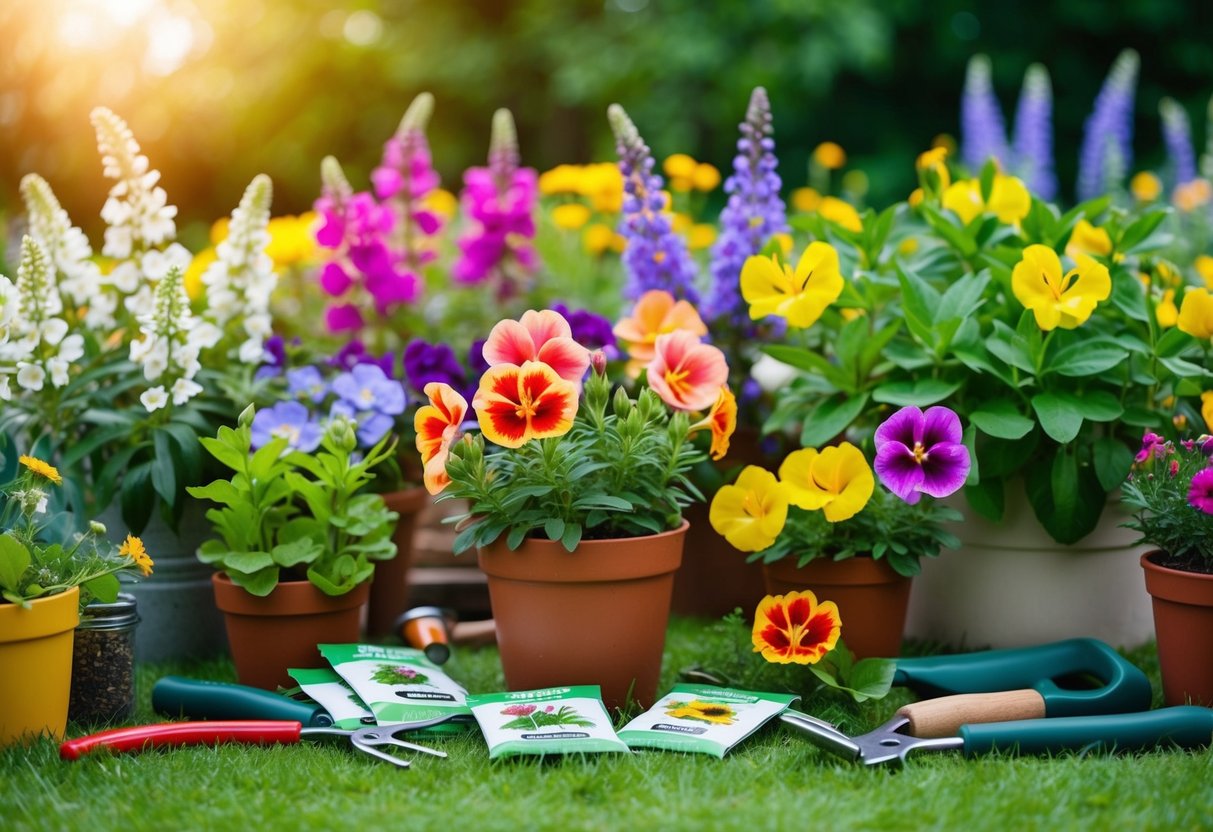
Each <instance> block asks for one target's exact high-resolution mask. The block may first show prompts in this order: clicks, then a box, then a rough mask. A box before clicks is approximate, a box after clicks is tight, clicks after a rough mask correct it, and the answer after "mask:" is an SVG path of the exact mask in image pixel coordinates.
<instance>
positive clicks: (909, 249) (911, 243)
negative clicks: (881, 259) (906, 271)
mask: <svg viewBox="0 0 1213 832" xmlns="http://www.w3.org/2000/svg"><path fill="white" fill-rule="evenodd" d="M916 251H918V238H917V237H906V238H905V239H904V240H902V241H901V242H900V243H898V244H897V253H898V254H900V255H902V256H903V257H909V256H910V255H911V254H913V253H914V252H916Z"/></svg>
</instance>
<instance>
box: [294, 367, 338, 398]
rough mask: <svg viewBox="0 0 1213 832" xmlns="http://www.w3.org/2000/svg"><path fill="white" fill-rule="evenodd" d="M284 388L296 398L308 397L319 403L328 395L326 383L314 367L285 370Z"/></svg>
mask: <svg viewBox="0 0 1213 832" xmlns="http://www.w3.org/2000/svg"><path fill="white" fill-rule="evenodd" d="M286 389H287V392H288V393H290V394H291V395H292V396H294V397H295V398H297V399H309V400H311V401H312V402H315V403H316V404H319V403H320V402H321V401H322V400H323V399H324V397H325V396H326V395H328V391H329V388H328V385H326V384H325V383H324V376H322V375H320V370H319V369H318V368H316V367H311V366H308V367H298V368H296V369H294V370H287V371H286Z"/></svg>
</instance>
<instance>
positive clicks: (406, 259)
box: [371, 92, 442, 277]
mask: <svg viewBox="0 0 1213 832" xmlns="http://www.w3.org/2000/svg"><path fill="white" fill-rule="evenodd" d="M433 112H434V96H432V95H430V94H429V93H428V92H423V93H420V94H419V95H418V96H417V97H416V98H414V99H413V101H412V103H411V104H409V108H408V109H407V110H406V111H405V113H404V117H403V118H402V119H401V120H400V126H399V127H398V128H397V129H396V134H395V135H394V136H392V137H391V138H390V139H388V140H387V141H386V142H385V143H384V145H383V159H382V161H381V163H380V165H379V167H377V168H375V170H374V171H372V172H371V182H372V184H373V185H374V187H375V193H376V195H377V196H378V197H379V199H381V200H383V201H384V202H386V203H387V204H388V205H390V206H391V208H392V212H393V213H394V214H395V217H396V223H397V224H396V232H395V235H394V241H393V242H394V245H395V247H396V249H397V250H398V252H399V257H400V259H401V261H402V268H403V269H404V270H407V271H409V272H410V273H412V274H413V276H414V277H415V276H416V272H417V270H418V269H419V268H421V266H423V265H424V264H425V263H428V262H429V261H431V260H433V259H434V258H435V257H437V256H438V255H437V251H436V250H435V248H434V246H433V245H431V244H430V238H431V237H433V236H434V235H435V234H437V233H438V232H439V231H440V230H441V229H442V220H441V219H440V218H439V216H438V215H437V214H435V213H434V212H433V211H431V210H429V209H428V208H426V207H425V198H426V197H427V196H428V195H429V194H430V192H431V191H433V190H434V189H435V188H437V187H438V185H439V183H440V181H441V180H440V178H439V176H438V173H437V172H436V171H435V170H434V167H433V164H432V161H431V158H430V144H429V140H428V139H427V138H426V135H425V128H426V125H428V124H429V120H430V115H431V114H433Z"/></svg>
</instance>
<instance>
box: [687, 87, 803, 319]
mask: <svg viewBox="0 0 1213 832" xmlns="http://www.w3.org/2000/svg"><path fill="white" fill-rule="evenodd" d="M771 132H772V130H771V104H770V102H769V101H768V100H767V92H766V90H765V89H763V88H762V87H755V88H754V92H753V93H751V95H750V106H749V108H748V109H747V110H746V117H745V121H743V122H742V123H741V138H740V139H738V140H737V156H736V157H734V159H733V173H732V175H730V176H729V178H728V179H727V180H726V181H725V183H724V190H725V193H727V194H728V195H729V202H728V204H727V205H726V206H725V208H724V210H723V211H721V212H720V237H719V239H717V241H716V243H715V245H713V246H712V265H711V270H712V289H711V294H710V295H709V296H708V300H707V303H706V304H705V309H704V313H705V314H704V317H705V318H706V319H707V320H709V321H712V320H718V319H726V320H728V321H730V322H731V323H732V324H733V325H734V326H736V327H738V328H740V329H743V330H748V329H750V328H752V327H753V323H752V322H751V320H750V313H749V309H748V308H747V306H746V304H745V303H743V302H742V299H741V293H740V291H739V281H740V278H741V267H742V266H743V265H744V264H745V261H746V258H748V257H750V256H752V255H755V254H758V252H760V251H761V250H762V247H763V246H764V245H766V243H767V241H768V240H769V239H771V235H773V234H777V233H779V232H781V231H785V230H786V228H787V224H786V209H785V207H784V204H783V200H782V199H781V198H780V196H779V188H780V185H781V184H782V183H781V182H780V179H779V174H778V173H777V172H776V168H777V167H778V165H779V162H778V160H777V159H776V158H775V140H774V139H772V138H771Z"/></svg>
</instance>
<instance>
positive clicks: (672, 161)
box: [661, 153, 698, 179]
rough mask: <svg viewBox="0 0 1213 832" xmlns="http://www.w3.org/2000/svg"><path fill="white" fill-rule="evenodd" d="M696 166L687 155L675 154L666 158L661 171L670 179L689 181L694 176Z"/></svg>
mask: <svg viewBox="0 0 1213 832" xmlns="http://www.w3.org/2000/svg"><path fill="white" fill-rule="evenodd" d="M696 164H698V163H697V162H696V161H695V160H694V159H692V158H691V157H690V156H688V155H687V154H685V153H675V154H673V155H671V156H667V157H666V160H665V161H664V162H662V164H661V169H662V170H663V171H665V175H666V176H668V177H670V178H671V179H690V178H691V177H693V176H694V175H695V165H696Z"/></svg>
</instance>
